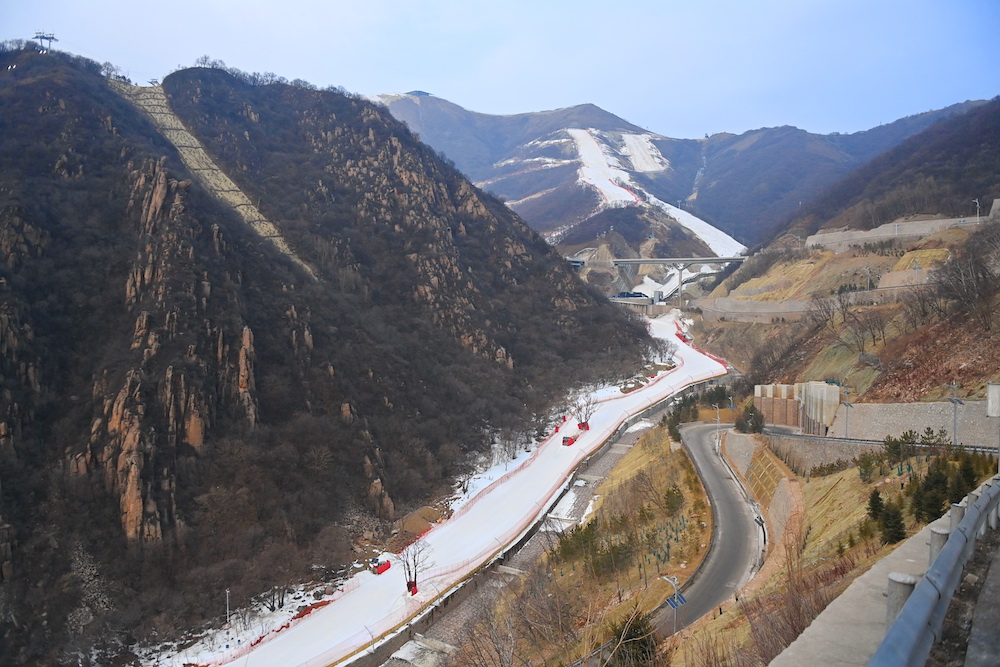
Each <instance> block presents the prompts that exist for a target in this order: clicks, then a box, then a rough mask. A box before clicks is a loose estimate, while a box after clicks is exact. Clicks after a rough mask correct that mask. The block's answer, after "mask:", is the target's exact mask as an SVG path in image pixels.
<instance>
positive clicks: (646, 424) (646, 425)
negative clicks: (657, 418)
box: [625, 419, 656, 433]
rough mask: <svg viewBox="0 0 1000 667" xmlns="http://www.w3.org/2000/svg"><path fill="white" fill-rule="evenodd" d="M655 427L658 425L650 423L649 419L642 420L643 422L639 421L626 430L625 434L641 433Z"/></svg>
mask: <svg viewBox="0 0 1000 667" xmlns="http://www.w3.org/2000/svg"><path fill="white" fill-rule="evenodd" d="M654 426H656V424H654V423H653V422H651V421H649V420H648V419H641V420H639V421H637V422H636V423H634V424H632V425H631V426H629V427H628V428H627V429H625V432H626V433H638V432H639V431H645V430H647V429H651V428H653V427H654Z"/></svg>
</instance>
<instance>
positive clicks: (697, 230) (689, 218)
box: [649, 195, 747, 257]
mask: <svg viewBox="0 0 1000 667" xmlns="http://www.w3.org/2000/svg"><path fill="white" fill-rule="evenodd" d="M649 201H650V202H651V203H653V204H655V205H656V206H659V207H660V208H662V209H663V210H664V211H666V212H667V213H669V214H670V217H671V218H673V219H674V220H676V221H677V222H679V223H681V224H682V225H684V226H685V227H687V228H688V229H690V230H691V231H692V232H693V233H694V234H695V236H697V237H698V238H700V239H701V240H702V241H704V242H705V245H707V246H708V247H709V248H711V249H712V252H714V253H715V254H716V255H717V256H718V257H736V256H737V255H739V254H740V253H742V252H743V251H744V250H746V249H747V247H746V246H745V245H743V244H742V243H740V242H739V241H737V240H736V239H734V238H733V237H732V236H730V235H729V234H727V233H725V232H724V231H722V230H721V229H716V228H715V227H713V226H712V225H710V224H708V223H707V222H705V221H704V220H702V219H701V218H699V217H697V216H695V215H692V214H690V213H688V212H687V211H685V210H684V209H682V208H677V207H676V206H673V205H671V204H668V203H666V202H664V201H660V200H659V199H657V198H656V197H654V196H653V195H649Z"/></svg>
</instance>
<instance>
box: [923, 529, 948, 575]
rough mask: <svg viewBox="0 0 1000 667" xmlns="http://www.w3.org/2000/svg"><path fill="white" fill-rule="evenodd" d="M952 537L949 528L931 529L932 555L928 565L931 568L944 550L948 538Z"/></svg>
mask: <svg viewBox="0 0 1000 667" xmlns="http://www.w3.org/2000/svg"><path fill="white" fill-rule="evenodd" d="M950 535H951V531H950V530H948V529H947V528H942V527H941V526H933V527H931V555H930V560H929V561H928V563H927V565H928V567H930V566H931V565H933V564H934V561H936V560H937V557H938V554H940V553H941V550H942V549H944V545H945V544H946V543H947V542H948V537H949V536H950Z"/></svg>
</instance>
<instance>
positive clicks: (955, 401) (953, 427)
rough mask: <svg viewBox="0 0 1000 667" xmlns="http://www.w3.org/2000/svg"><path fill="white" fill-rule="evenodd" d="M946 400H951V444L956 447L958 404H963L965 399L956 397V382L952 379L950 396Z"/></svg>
mask: <svg viewBox="0 0 1000 667" xmlns="http://www.w3.org/2000/svg"><path fill="white" fill-rule="evenodd" d="M948 400H949V401H950V402H951V445H952V447H956V446H958V406H960V405H965V401H963V400H962V399H960V398H959V397H958V383H957V382H954V381H952V383H951V396H950V397H949V398H948Z"/></svg>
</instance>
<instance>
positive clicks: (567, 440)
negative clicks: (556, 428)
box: [563, 435, 576, 447]
mask: <svg viewBox="0 0 1000 667" xmlns="http://www.w3.org/2000/svg"><path fill="white" fill-rule="evenodd" d="M575 442H576V438H574V437H573V436H571V435H564V436H563V447H569V446H570V445H572V444H573V443H575Z"/></svg>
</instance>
